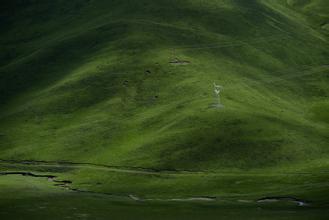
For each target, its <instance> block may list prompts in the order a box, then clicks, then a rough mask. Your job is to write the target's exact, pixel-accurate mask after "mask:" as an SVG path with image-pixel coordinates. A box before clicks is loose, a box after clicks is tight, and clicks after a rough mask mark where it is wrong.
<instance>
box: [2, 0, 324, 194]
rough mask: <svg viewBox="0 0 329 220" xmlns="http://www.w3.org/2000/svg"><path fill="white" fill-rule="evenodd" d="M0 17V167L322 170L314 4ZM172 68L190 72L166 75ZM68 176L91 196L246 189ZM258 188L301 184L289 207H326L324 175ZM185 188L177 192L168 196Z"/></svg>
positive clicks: (318, 21) (48, 6)
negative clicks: (63, 163)
mask: <svg viewBox="0 0 329 220" xmlns="http://www.w3.org/2000/svg"><path fill="white" fill-rule="evenodd" d="M17 2H18V1H17ZM5 6H7V9H6V7H4V8H5V10H3V11H1V17H2V18H3V20H2V24H1V28H2V30H1V33H2V34H1V38H0V42H1V43H0V46H1V50H2V51H4V52H3V53H1V56H2V57H1V59H0V60H1V61H0V62H1V67H0V105H1V109H0V130H1V134H0V153H1V157H0V158H1V159H14V160H23V159H30V160H67V161H78V162H93V163H100V164H109V165H119V166H142V167H152V168H159V169H189V170H199V169H202V170H216V171H224V170H238V171H240V170H242V171H243V170H255V171H261V172H268V170H276V171H280V172H281V171H286V170H303V171H315V170H316V171H317V170H318V169H321V170H322V169H325V170H326V169H327V168H328V165H329V164H328V156H329V151H328V148H327V145H328V139H329V136H328V133H329V132H328V131H329V127H328V126H329V125H328V123H329V115H328V112H329V111H328V110H329V102H328V94H329V89H328V88H329V87H328V83H329V81H328V79H329V78H328V74H329V70H328V66H327V64H328V58H329V53H328V51H329V50H328V49H329V46H328V32H327V30H326V29H325V28H323V25H324V23H325V22H326V21H327V17H326V16H327V14H328V13H327V12H328V3H326V1H324V0H322V1H321V0H317V1H312V2H311V1H302V0H301V1H288V3H287V2H286V1H283V0H281V1H274V0H272V1H271V0H269V1H265V0H262V1H261V0H259V1H252V0H250V1H244V0H234V1H228V0H227V1H225V0H214V1H196V0H178V1H177V0H175V1H169V0H166V1H165V0H157V1H148V0H141V1H132V0H131V1H128V0H127V1H119V0H112V1H105V0H104V1H100V0H99V1H82V0H81V1H60V0H58V1H53V2H52V3H49V2H44V1H34V3H33V2H32V1H21V3H19V4H18V3H15V2H14V3H13V2H11V3H9V1H8V4H5ZM13 12H14V13H13ZM123 15H124V16H123ZM175 57H177V58H179V59H181V60H188V61H190V62H191V63H190V64H189V65H184V66H183V65H182V66H174V65H171V64H169V62H170V61H171V60H173V59H174V58H175ZM213 82H216V83H217V84H220V85H222V86H223V87H224V90H223V93H222V103H223V104H224V106H225V107H224V108H222V109H215V108H211V105H212V103H214V96H213ZM67 175H68V176H70V175H72V174H67ZM73 176H74V177H72V176H70V178H77V182H78V183H83V181H84V180H85V179H87V180H89V181H91V180H90V179H94V180H93V181H94V182H96V180H97V179H98V178H101V179H102V181H106V182H108V183H109V184H107V185H106V184H105V186H102V187H103V188H101V189H100V190H106V191H111V192H116V191H118V192H122V193H128V192H131V191H134V192H137V193H145V194H147V192H145V189H148V190H150V191H149V192H148V193H149V194H150V195H155V194H159V195H162V194H164V193H163V192H164V191H163V189H164V188H168V186H173V185H175V186H179V184H181V186H182V188H177V190H178V191H175V192H174V191H173V192H171V193H172V194H177V193H179V192H181V193H182V194H184V195H185V193H186V194H191V191H190V190H192V192H193V193H194V194H193V195H199V194H201V195H204V194H207V195H208V194H209V195H211V194H214V193H218V194H223V193H224V194H225V193H228V194H230V195H234V194H236V193H241V188H239V187H238V188H236V189H235V188H234V187H233V188H230V187H229V186H232V183H234V182H236V178H243V180H244V181H247V182H248V181H250V180H247V179H245V178H244V177H243V176H242V177H233V178H228V180H227V181H226V180H225V179H224V180H223V179H222V178H217V179H216V178H211V176H210V177H209V180H207V181H204V182H203V184H205V185H204V186H202V187H200V184H201V183H199V181H202V180H200V178H197V177H195V178H194V179H193V178H191V179H189V178H182V179H179V178H173V179H170V178H169V180H168V182H165V181H163V178H161V177H160V178H159V179H157V178H151V179H149V178H146V179H144V177H136V178H135V176H129V175H119V176H114V177H113V176H111V175H110V177H111V178H112V179H111V178H110V177H108V176H106V175H105V174H103V173H99V174H98V173H96V172H95V173H92V174H91V173H89V172H88V171H84V170H82V171H79V172H76V173H74V175H73ZM79 178H80V179H79ZM251 179H253V180H252V181H254V182H255V183H254V184H250V185H244V187H245V189H247V191H248V192H252V191H254V190H256V189H257V185H259V184H260V183H261V184H263V183H264V182H263V181H262V180H261V179H262V178H261V179H258V178H257V177H256V178H251ZM272 181H273V182H276V183H278V184H277V185H276V186H272V185H271V184H269V183H272ZM299 181H300V182H299ZM122 182H126V184H127V185H126V188H125V187H124V186H123V185H122ZM265 182H267V185H266V184H265V186H264V189H263V190H264V192H280V190H281V189H280V188H281V187H282V186H286V183H287V184H288V185H289V186H290V187H292V186H294V185H296V182H298V183H300V184H302V183H303V184H304V185H301V186H300V188H299V189H296V190H292V192H294V193H296V194H298V195H303V194H305V192H306V191H307V190H309V185H310V184H315V185H316V184H320V185H321V186H319V189H320V190H319V192H314V194H312V196H314V195H316V196H319V198H320V197H321V196H323V195H328V193H327V187H326V184H327V182H326V181H325V180H324V177H314V179H312V180H308V178H305V179H303V178H301V179H298V178H295V177H287V179H282V178H281V177H280V176H279V177H273V178H272V177H269V178H268V179H266V180H265ZM285 182H286V183H285ZM135 183H137V184H135ZM161 184H163V185H161ZM308 184H309V185H308ZM201 185H202V184H201ZM187 186H188V187H187ZM205 186H206V187H205ZM219 186H220V188H219V189H218V187H219ZM91 187H94V186H91ZM129 187H130V188H129ZM184 187H186V190H187V191H188V192H185V191H180V190H182V189H183V188H184ZM287 189H290V188H289V187H288V188H287ZM152 190H153V191H152ZM298 190H299V191H298ZM316 190H318V188H316V189H315V191H316ZM166 192H167V191H166ZM152 193H153V194H152ZM265 194H266V193H265ZM321 198H322V197H321Z"/></svg>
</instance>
